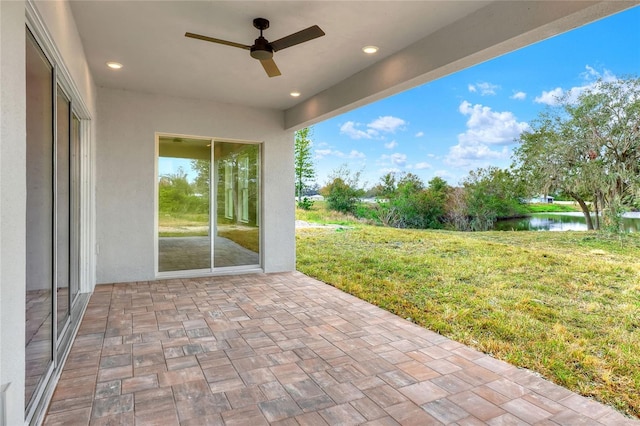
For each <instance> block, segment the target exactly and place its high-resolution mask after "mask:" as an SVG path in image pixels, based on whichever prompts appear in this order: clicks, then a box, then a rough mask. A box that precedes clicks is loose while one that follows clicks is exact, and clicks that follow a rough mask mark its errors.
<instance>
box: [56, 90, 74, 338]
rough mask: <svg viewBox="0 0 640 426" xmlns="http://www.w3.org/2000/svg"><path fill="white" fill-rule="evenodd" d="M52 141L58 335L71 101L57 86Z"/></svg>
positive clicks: (64, 295) (65, 279)
mask: <svg viewBox="0 0 640 426" xmlns="http://www.w3.org/2000/svg"><path fill="white" fill-rule="evenodd" d="M56 102H57V103H56V136H57V137H56V144H55V174H56V181H55V189H54V190H55V193H54V197H55V240H56V251H55V278H56V279H55V288H56V317H57V318H56V319H57V320H56V324H57V327H56V328H57V337H58V339H60V336H61V335H62V333H63V331H64V327H65V325H66V324H67V322H68V320H69V308H70V303H69V302H70V294H69V273H70V263H69V262H70V260H71V259H70V257H69V254H70V244H69V243H70V239H69V237H70V218H71V217H70V213H71V211H70V202H71V170H70V160H71V151H70V149H69V148H70V142H71V101H69V99H68V98H67V96H66V95H65V94H64V92H63V91H62V89H61V88H60V86H58V90H57V101H56Z"/></svg>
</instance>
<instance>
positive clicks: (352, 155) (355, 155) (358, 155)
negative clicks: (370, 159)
mask: <svg viewBox="0 0 640 426" xmlns="http://www.w3.org/2000/svg"><path fill="white" fill-rule="evenodd" d="M345 158H367V156H366V155H365V154H364V153H363V152H360V151H356V150H355V149H352V150H351V152H350V153H349V154H347V155H346V157H345Z"/></svg>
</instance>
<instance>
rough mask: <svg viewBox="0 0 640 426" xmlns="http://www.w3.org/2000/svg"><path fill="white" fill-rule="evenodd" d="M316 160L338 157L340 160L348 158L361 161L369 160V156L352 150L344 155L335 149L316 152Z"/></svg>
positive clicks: (317, 150)
mask: <svg viewBox="0 0 640 426" xmlns="http://www.w3.org/2000/svg"><path fill="white" fill-rule="evenodd" d="M315 154H316V155H315V159H316V160H322V159H323V158H325V157H330V156H331V157H338V158H346V159H359V158H360V159H361V158H367V156H366V155H365V154H364V153H362V152H360V151H356V150H355V149H352V150H351V152H349V153H344V152H342V151H338V150H333V149H316V150H315Z"/></svg>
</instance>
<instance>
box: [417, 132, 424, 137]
mask: <svg viewBox="0 0 640 426" xmlns="http://www.w3.org/2000/svg"><path fill="white" fill-rule="evenodd" d="M423 136H424V132H418V133H416V138H421V137H423Z"/></svg>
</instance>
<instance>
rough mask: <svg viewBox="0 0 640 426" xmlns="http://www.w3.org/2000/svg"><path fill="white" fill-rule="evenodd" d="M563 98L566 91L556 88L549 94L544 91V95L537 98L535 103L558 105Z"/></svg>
mask: <svg viewBox="0 0 640 426" xmlns="http://www.w3.org/2000/svg"><path fill="white" fill-rule="evenodd" d="M562 96H564V90H562V88H561V87H556V88H555V89H553V90H549V91H548V92H547V91H544V90H543V91H542V94H541V95H540V96H536V98H535V99H534V100H533V101H534V102H535V103H538V104H546V105H557V104H558V101H559V100H560V98H562Z"/></svg>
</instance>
